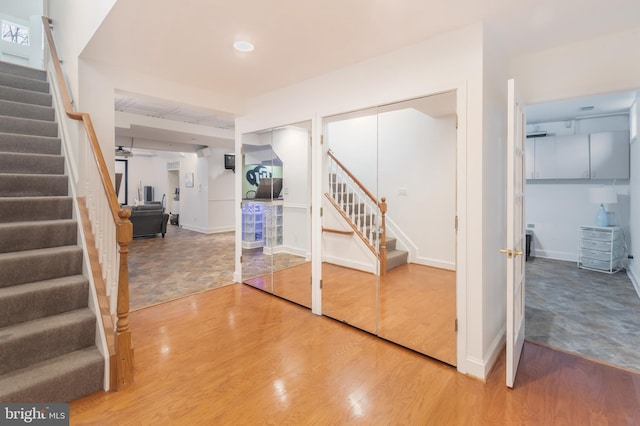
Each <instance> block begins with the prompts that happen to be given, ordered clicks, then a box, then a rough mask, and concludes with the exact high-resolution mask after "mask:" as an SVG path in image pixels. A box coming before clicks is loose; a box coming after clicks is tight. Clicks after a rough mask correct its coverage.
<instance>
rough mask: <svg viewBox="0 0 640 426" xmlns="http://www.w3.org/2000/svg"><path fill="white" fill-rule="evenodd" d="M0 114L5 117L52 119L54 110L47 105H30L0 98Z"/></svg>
mask: <svg viewBox="0 0 640 426" xmlns="http://www.w3.org/2000/svg"><path fill="white" fill-rule="evenodd" d="M0 115H4V116H6V117H17V118H30V119H33V120H44V121H54V119H55V110H54V109H53V108H52V107H48V106H41V105H31V104H25V103H22V102H14V101H9V100H4V99H0Z"/></svg>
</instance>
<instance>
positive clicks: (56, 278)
mask: <svg viewBox="0 0 640 426" xmlns="http://www.w3.org/2000/svg"><path fill="white" fill-rule="evenodd" d="M46 80H47V78H46V73H45V72H44V71H40V70H35V69H31V68H25V67H21V66H17V65H12V64H8V63H4V62H0V402H68V401H71V400H74V399H77V398H79V397H81V396H84V395H87V394H89V393H92V392H95V391H97V390H100V389H103V379H104V377H103V376H104V358H103V356H102V355H101V353H100V351H99V350H98V348H97V347H96V345H95V341H96V316H95V315H94V313H93V312H92V311H91V310H90V309H89V308H88V302H89V282H88V280H87V279H86V278H85V277H84V276H83V252H82V248H81V247H80V246H79V245H78V240H77V238H78V237H77V228H78V224H77V222H76V220H74V219H73V218H72V203H73V200H72V198H71V197H70V196H69V190H68V180H67V176H65V170H64V157H63V156H62V155H61V141H60V139H59V138H58V125H57V123H56V122H55V118H54V109H53V108H52V107H51V105H52V100H51V95H50V94H49V84H48V82H47V81H46Z"/></svg>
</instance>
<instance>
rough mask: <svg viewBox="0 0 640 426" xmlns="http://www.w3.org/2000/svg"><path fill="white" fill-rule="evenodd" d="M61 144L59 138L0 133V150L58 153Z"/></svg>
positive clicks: (26, 152) (24, 152) (25, 152)
mask: <svg viewBox="0 0 640 426" xmlns="http://www.w3.org/2000/svg"><path fill="white" fill-rule="evenodd" d="M61 146H62V145H61V142H60V138H52V137H49V136H37V135H20V134H16V133H0V152H21V153H23V154H49V155H60V153H61V152H62V151H61Z"/></svg>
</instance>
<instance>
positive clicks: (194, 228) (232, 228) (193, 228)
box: [181, 224, 236, 234]
mask: <svg viewBox="0 0 640 426" xmlns="http://www.w3.org/2000/svg"><path fill="white" fill-rule="evenodd" d="M181 227H182V228H183V229H188V230H189V231H195V232H200V233H201V234H221V233H223V232H231V231H235V230H236V228H235V226H225V227H221V228H203V227H201V226H196V225H185V224H183V225H181Z"/></svg>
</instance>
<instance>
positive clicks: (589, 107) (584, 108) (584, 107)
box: [580, 105, 594, 112]
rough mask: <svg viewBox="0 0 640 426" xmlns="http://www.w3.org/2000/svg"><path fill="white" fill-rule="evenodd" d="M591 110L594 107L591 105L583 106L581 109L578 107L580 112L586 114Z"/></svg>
mask: <svg viewBox="0 0 640 426" xmlns="http://www.w3.org/2000/svg"><path fill="white" fill-rule="evenodd" d="M593 108H594V106H593V105H589V106H583V107H580V111H584V112H586V111H592V110H593Z"/></svg>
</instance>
